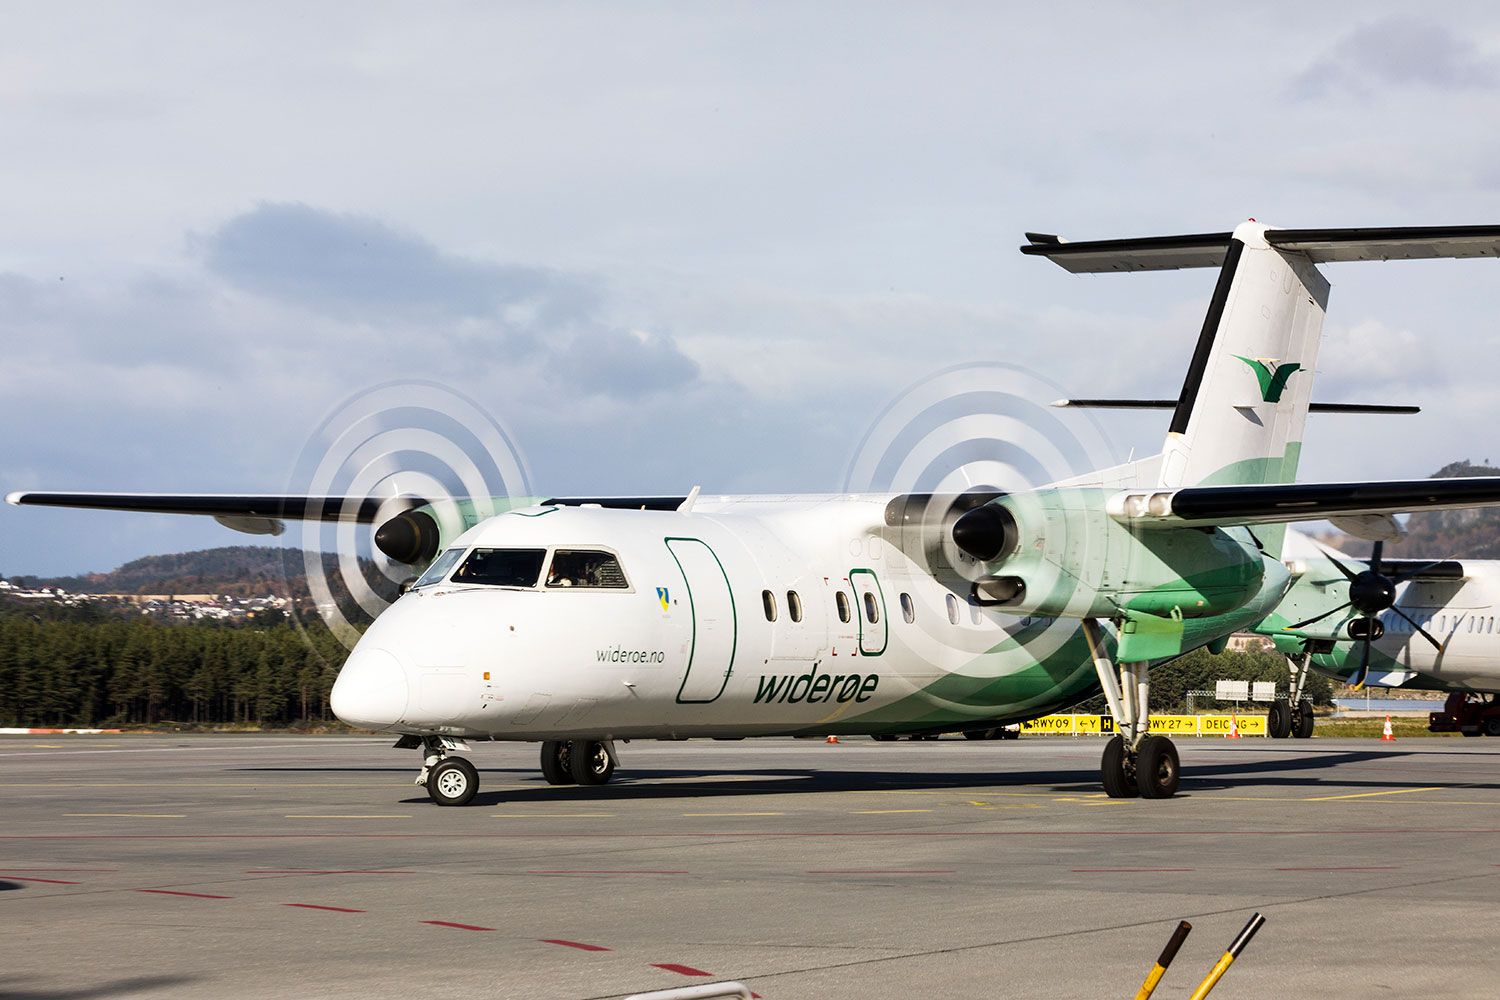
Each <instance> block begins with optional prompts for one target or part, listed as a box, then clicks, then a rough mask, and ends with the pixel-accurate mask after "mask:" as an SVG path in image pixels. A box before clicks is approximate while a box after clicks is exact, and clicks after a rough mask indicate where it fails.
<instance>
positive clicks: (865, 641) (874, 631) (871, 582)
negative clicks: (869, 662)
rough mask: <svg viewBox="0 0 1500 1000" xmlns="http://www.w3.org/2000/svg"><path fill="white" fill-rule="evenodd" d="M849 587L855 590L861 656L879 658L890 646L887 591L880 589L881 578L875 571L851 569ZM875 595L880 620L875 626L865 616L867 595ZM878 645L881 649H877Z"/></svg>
mask: <svg viewBox="0 0 1500 1000" xmlns="http://www.w3.org/2000/svg"><path fill="white" fill-rule="evenodd" d="M849 585H850V586H851V587H853V588H854V617H855V620H856V621H858V622H859V652H860V655H861V656H879V655H880V654H881V653H884V652H885V648H886V646H887V645H889V644H890V638H891V627H890V616H889V615H887V614H886V607H885V591H884V590H882V589H881V587H880V578H879V577H877V576H876V575H875V571H874V570H873V569H851V570H850V571H849ZM866 593H871V594H874V595H875V610H876V613H877V614H878V615H879V618H880V620H879V621H877V622H875V623H874V624H873V625H872V624H870V620H869V618H868V617H867V616H866V615H865V594H866ZM877 643H878V644H879V648H878V649H877V648H875V647H876V645H877Z"/></svg>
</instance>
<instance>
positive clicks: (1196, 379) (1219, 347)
mask: <svg viewBox="0 0 1500 1000" xmlns="http://www.w3.org/2000/svg"><path fill="white" fill-rule="evenodd" d="M1267 229H1268V227H1267V226H1262V225H1258V224H1256V223H1253V222H1247V223H1244V224H1242V225H1241V226H1239V228H1237V229H1236V230H1235V231H1234V235H1233V236H1232V237H1231V239H1230V241H1229V247H1228V250H1227V251H1226V252H1225V254H1224V263H1223V264H1222V266H1221V267H1220V269H1219V280H1218V283H1217V284H1216V285H1215V287H1214V294H1213V298H1212V299H1211V300H1210V302H1209V306H1208V315H1207V316H1206V317H1205V318H1204V320H1203V330H1202V332H1201V333H1200V334H1199V336H1198V347H1197V349H1196V350H1195V351H1194V352H1193V360H1192V364H1191V366H1190V367H1189V369H1188V374H1187V378H1186V379H1185V380H1184V382H1183V385H1182V393H1181V395H1180V396H1179V397H1178V400H1177V408H1176V409H1175V410H1174V411H1173V413H1172V424H1171V427H1170V428H1169V430H1168V432H1167V441H1166V446H1165V448H1164V449H1163V454H1162V468H1161V482H1160V484H1159V485H1161V486H1167V487H1181V486H1210V485H1220V484H1231V483H1289V482H1292V480H1293V479H1294V478H1295V477H1296V473H1297V460H1298V458H1299V457H1300V455H1301V451H1302V433H1303V429H1304V427H1305V426H1306V424H1307V408H1308V404H1309V402H1310V401H1311V398H1312V384H1313V374H1314V372H1315V370H1316V368H1317V362H1318V344H1319V340H1320V337H1321V334H1322V329H1323V312H1324V309H1325V308H1326V307H1327V304H1328V282H1327V281H1326V280H1325V279H1324V278H1323V276H1322V275H1321V274H1319V273H1318V269H1317V268H1316V267H1315V266H1314V265H1313V262H1312V261H1311V260H1310V259H1309V258H1308V256H1307V254H1305V253H1302V252H1300V251H1295V250H1283V249H1278V248H1277V247H1273V246H1271V245H1270V244H1269V243H1267V242H1266V239H1265V234H1266V231H1267Z"/></svg>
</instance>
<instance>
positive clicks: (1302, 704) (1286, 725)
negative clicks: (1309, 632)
mask: <svg viewBox="0 0 1500 1000" xmlns="http://www.w3.org/2000/svg"><path fill="white" fill-rule="evenodd" d="M1311 660H1312V655H1311V654H1309V653H1300V654H1298V655H1297V656H1290V657H1288V658H1287V662H1286V665H1287V670H1288V671H1289V674H1290V678H1291V687H1290V690H1288V691H1287V696H1286V704H1284V705H1283V704H1282V703H1281V702H1279V701H1277V702H1272V703H1271V714H1270V716H1269V717H1268V718H1267V720H1266V730H1267V732H1269V733H1270V734H1271V736H1272V738H1274V739H1278V740H1284V739H1286V738H1287V737H1288V736H1292V737H1295V738H1296V739H1299V740H1305V739H1307V738H1308V737H1309V736H1311V735H1312V732H1313V711H1312V702H1310V701H1308V700H1307V699H1306V698H1303V697H1302V689H1303V688H1304V687H1305V686H1306V684H1307V675H1308V663H1309V662H1310V661H1311Z"/></svg>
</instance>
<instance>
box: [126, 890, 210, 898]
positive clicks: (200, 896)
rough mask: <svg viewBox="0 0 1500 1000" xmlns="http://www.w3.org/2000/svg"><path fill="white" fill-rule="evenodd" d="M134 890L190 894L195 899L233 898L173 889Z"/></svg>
mask: <svg viewBox="0 0 1500 1000" xmlns="http://www.w3.org/2000/svg"><path fill="white" fill-rule="evenodd" d="M136 892H150V893H155V894H156V895H158V896H192V897H194V898H195V899H233V898H234V897H233V896H210V895H209V894H208V893H206V892H178V891H176V890H175V889H137V890H136Z"/></svg>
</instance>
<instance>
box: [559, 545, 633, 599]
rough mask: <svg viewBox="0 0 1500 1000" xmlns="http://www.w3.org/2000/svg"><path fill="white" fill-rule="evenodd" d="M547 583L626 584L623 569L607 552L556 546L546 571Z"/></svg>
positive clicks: (622, 587) (611, 587) (613, 587)
mask: <svg viewBox="0 0 1500 1000" xmlns="http://www.w3.org/2000/svg"><path fill="white" fill-rule="evenodd" d="M547 586H548V587H589V588H595V589H599V588H603V589H608V590H627V589H629V587H630V584H629V583H627V582H626V580H625V571H624V570H622V569H620V561H619V560H618V559H616V558H615V557H614V556H613V555H611V554H610V553H608V552H587V551H582V550H578V549H558V550H557V551H556V552H554V553H553V554H552V567H551V568H550V569H549V570H547Z"/></svg>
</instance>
